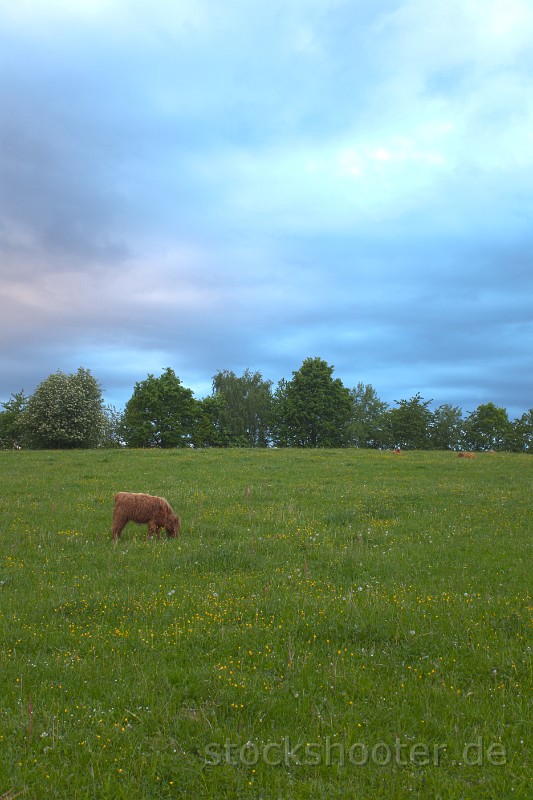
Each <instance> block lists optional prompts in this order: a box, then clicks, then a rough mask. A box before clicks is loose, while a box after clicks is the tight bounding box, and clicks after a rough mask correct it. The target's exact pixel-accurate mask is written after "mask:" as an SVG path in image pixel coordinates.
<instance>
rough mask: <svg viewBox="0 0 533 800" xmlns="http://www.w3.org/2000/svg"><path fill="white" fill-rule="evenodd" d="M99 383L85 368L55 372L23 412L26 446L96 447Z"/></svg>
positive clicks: (100, 403) (100, 414) (99, 419)
mask: <svg viewBox="0 0 533 800" xmlns="http://www.w3.org/2000/svg"><path fill="white" fill-rule="evenodd" d="M102 406H103V401H102V391H101V389H100V385H99V384H98V382H97V381H96V379H95V378H93V376H92V375H91V373H90V371H89V370H88V369H83V368H82V367H80V368H79V369H78V371H77V372H76V373H74V374H72V375H67V374H65V373H64V372H61V371H59V370H58V371H57V372H55V373H54V374H53V375H50V376H49V377H48V378H46V380H44V381H43V382H42V383H41V384H40V385H39V386H38V387H37V389H36V390H35V392H34V393H33V395H32V396H31V397H30V399H29V401H28V407H27V411H26V413H25V415H24V422H25V428H26V432H27V437H28V440H29V442H30V445H31V446H32V447H34V448H42V449H67V448H74V447H80V448H88V447H96V446H97V445H98V444H99V441H100V436H101V431H102V424H103V410H102Z"/></svg>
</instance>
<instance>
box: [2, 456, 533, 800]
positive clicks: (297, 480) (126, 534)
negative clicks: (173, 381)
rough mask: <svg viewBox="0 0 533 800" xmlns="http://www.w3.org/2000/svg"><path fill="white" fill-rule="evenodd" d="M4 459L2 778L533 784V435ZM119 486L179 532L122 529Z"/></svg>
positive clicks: (7, 786) (183, 785)
mask: <svg viewBox="0 0 533 800" xmlns="http://www.w3.org/2000/svg"><path fill="white" fill-rule="evenodd" d="M0 470H1V475H2V483H1V487H0V530H1V540H0V636H1V649H0V676H1V678H0V679H1V686H2V692H1V697H0V798H4V800H8V799H9V800H11V798H14V797H15V796H18V797H20V798H35V799H36V800H51V799H52V798H58V799H61V800H67V798H68V800H81V799H82V798H83V800H85V799H87V800H89V798H91V799H94V800H111V799H113V800H116V799H117V798H128V799H129V800H133V798H135V800H142V799H144V798H146V799H148V798H190V799H191V800H193V798H216V799H217V800H218V798H254V799H255V800H258V799H259V798H263V799H264V800H278V799H279V800H291V799H292V798H294V800H303V798H306V799H307V798H309V800H311V799H312V800H318V799H319V798H324V800H325V799H326V798H327V800H336V798H338V799H339V800H340V799H341V798H342V799H343V800H345V799H346V798H348V800H349V799H350V798H351V799H352V800H376V799H378V798H383V800H385V799H386V800H391V798H392V799H393V800H396V799H398V800H400V799H401V800H403V799H404V798H405V799H407V798H423V800H426V798H443V800H463V799H464V800H470V799H472V800H480V799H481V798H486V799H487V800H489V798H492V799H493V800H506V799H507V798H517V799H518V798H521V800H529V799H530V798H531V786H533V758H532V747H531V743H532V736H531V719H532V714H531V688H532V673H533V666H532V639H533V637H532V606H533V603H532V597H531V583H532V569H531V567H532V563H533V561H532V549H531V532H532V516H533V515H532V513H531V512H532V507H531V506H532V503H531V499H532V492H531V489H532V483H533V458H532V457H530V456H527V455H507V454H491V455H489V454H479V455H478V457H477V458H476V459H473V460H462V459H458V458H457V456H456V454H453V453H444V452H440V453H424V452H412V453H401V454H399V455H396V454H394V453H385V452H375V451H358V450H342V451H340V450H337V451H327V450H314V451H309V450H271V451H251V450H228V451H220V450H198V451H195V450H184V451H181V450H180V451H176V450H175V451H160V450H150V451H148V450H147V451H104V450H100V451H64V452H25V451H20V452H3V453H0ZM119 490H124V491H132V492H148V493H151V494H156V495H162V496H164V497H166V498H167V499H168V501H169V502H170V504H171V505H172V507H173V508H174V511H175V512H176V513H177V514H179V515H180V516H181V520H182V530H181V535H180V537H179V538H177V539H167V538H166V537H165V536H163V538H162V539H161V540H157V539H155V540H147V537H146V526H135V525H133V524H131V523H130V524H128V525H127V527H126V528H125V529H124V531H123V533H122V538H121V540H120V541H118V542H113V541H111V518H112V512H113V495H114V493H115V492H117V491H119ZM163 533H164V532H163Z"/></svg>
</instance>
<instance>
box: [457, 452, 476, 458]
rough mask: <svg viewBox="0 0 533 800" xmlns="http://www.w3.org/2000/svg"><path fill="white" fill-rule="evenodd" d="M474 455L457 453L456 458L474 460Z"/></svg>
mask: <svg viewBox="0 0 533 800" xmlns="http://www.w3.org/2000/svg"><path fill="white" fill-rule="evenodd" d="M475 457H476V454H475V453H470V452H464V453H457V458H475Z"/></svg>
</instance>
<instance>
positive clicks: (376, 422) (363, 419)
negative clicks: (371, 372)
mask: <svg viewBox="0 0 533 800" xmlns="http://www.w3.org/2000/svg"><path fill="white" fill-rule="evenodd" d="M350 395H351V397H352V403H353V412H352V421H351V423H350V444H352V445H353V446H354V447H383V445H384V436H385V434H384V423H385V418H384V414H385V412H386V411H387V409H388V404H387V403H384V402H383V400H380V399H379V397H378V395H377V392H376V390H375V389H374V387H373V386H371V384H369V383H368V384H364V383H358V384H357V386H356V387H355V389H351V390H350Z"/></svg>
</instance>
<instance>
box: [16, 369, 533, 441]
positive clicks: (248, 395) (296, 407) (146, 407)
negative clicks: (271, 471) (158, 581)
mask: <svg viewBox="0 0 533 800" xmlns="http://www.w3.org/2000/svg"><path fill="white" fill-rule="evenodd" d="M432 402H433V401H432V400H425V399H424V398H423V397H421V395H420V393H418V394H416V395H415V396H414V397H411V398H410V399H402V400H397V401H394V406H392V407H391V406H390V405H389V404H388V403H385V402H384V401H382V400H380V398H379V397H378V394H377V392H376V390H375V389H374V387H373V386H372V385H370V384H364V383H358V384H357V386H356V387H354V388H352V389H349V388H347V387H345V386H344V385H343V383H342V381H341V380H340V379H339V378H334V377H333V367H332V366H330V365H328V364H327V362H326V361H324V360H323V359H321V358H306V359H305V360H304V361H303V363H302V365H301V367H300V368H299V369H298V370H296V371H295V372H293V373H292V378H291V379H290V380H285V379H282V380H281V381H279V383H278V385H277V386H276V387H274V386H273V384H272V381H269V380H265V379H264V378H263V376H262V375H261V373H260V372H251V371H250V370H248V369H247V370H245V371H244V373H243V374H242V375H240V376H239V375H236V374H235V373H234V372H232V371H230V370H223V371H220V372H217V374H216V375H215V376H214V377H213V383H212V392H211V394H210V395H209V396H207V397H205V398H202V399H196V398H195V397H194V395H193V392H192V391H191V389H188V388H187V387H185V386H184V385H183V384H182V382H181V380H180V379H179V378H178V376H177V375H176V374H175V373H174V371H173V370H172V369H171V368H170V367H167V368H166V369H165V370H164V371H163V372H162V374H161V375H160V376H159V377H155V376H154V375H151V374H150V375H148V376H147V377H146V379H145V380H143V381H139V382H138V383H136V384H135V387H134V389H133V393H132V396H131V398H130V399H129V400H128V402H127V403H126V406H125V408H124V410H117V409H116V408H114V407H113V406H106V405H104V401H103V398H102V390H101V387H100V385H99V383H98V381H97V380H96V379H95V378H94V377H93V375H91V373H90V371H89V370H87V369H83V368H82V367H80V368H79V369H78V371H77V372H76V373H74V374H71V375H68V374H65V373H63V372H61V371H58V372H56V373H54V374H52V375H50V376H49V377H48V378H46V379H45V380H44V381H43V382H42V383H41V384H39V386H38V387H37V388H36V390H35V392H34V393H33V394H32V395H30V396H26V394H25V393H24V391H20V392H17V393H15V394H12V395H11V397H10V399H9V400H8V401H7V402H5V403H2V404H1V405H2V408H3V410H2V411H0V447H2V448H4V449H11V448H29V449H66V448H93V447H140V448H146V447H160V448H176V447H363V448H377V449H387V448H401V449H406V450H460V449H462V450H481V451H482V450H507V451H512V452H533V409H530V410H529V411H527V412H526V413H525V414H523V415H522V416H521V417H520V418H519V419H515V420H510V419H509V417H508V414H507V411H506V409H504V408H500V407H498V406H496V405H494V404H493V403H484V404H482V405H479V406H478V407H477V408H476V409H475V410H474V411H472V412H469V413H468V414H467V415H466V416H465V415H463V412H462V410H461V409H460V408H459V407H458V406H452V405H450V404H447V403H445V404H443V405H440V406H438V407H437V408H435V409H433V410H432V409H431V404H432Z"/></svg>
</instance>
